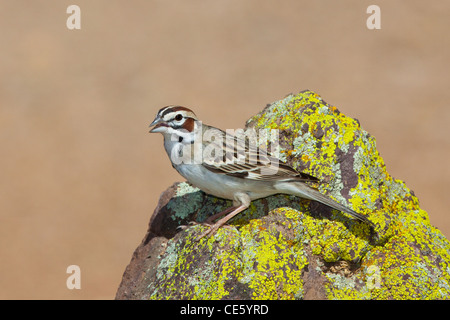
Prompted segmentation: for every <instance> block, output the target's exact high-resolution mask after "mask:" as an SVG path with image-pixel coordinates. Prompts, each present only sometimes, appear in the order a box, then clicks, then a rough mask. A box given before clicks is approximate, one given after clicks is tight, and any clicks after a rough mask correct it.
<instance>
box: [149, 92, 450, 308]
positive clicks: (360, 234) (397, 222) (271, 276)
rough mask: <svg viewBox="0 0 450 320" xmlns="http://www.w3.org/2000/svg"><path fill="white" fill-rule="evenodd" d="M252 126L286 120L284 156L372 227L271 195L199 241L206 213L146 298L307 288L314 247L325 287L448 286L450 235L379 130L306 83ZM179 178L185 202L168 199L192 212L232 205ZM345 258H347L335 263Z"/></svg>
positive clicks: (355, 294)
mask: <svg viewBox="0 0 450 320" xmlns="http://www.w3.org/2000/svg"><path fill="white" fill-rule="evenodd" d="M247 126H248V127H249V128H254V129H256V130H258V129H263V128H268V129H279V130H280V131H281V134H280V152H281V157H282V158H283V159H286V162H288V163H290V164H291V165H292V166H294V167H295V168H297V169H299V170H302V171H304V172H306V173H309V174H311V175H313V176H315V177H317V178H319V179H321V180H322V181H323V183H321V184H319V185H318V188H319V190H320V191H321V192H322V193H324V194H327V195H329V196H330V197H332V198H334V199H336V200H337V201H339V202H341V203H343V204H346V205H348V206H349V207H351V208H352V209H354V210H355V211H357V212H360V213H361V214H364V215H366V216H367V217H368V218H369V219H370V220H371V221H372V222H373V223H374V224H375V225H376V228H375V231H376V235H375V236H374V235H373V234H372V233H371V231H370V229H369V227H368V226H367V225H365V224H364V223H360V222H357V221H354V220H349V219H348V218H346V217H344V216H343V215H342V214H340V213H339V212H337V211H335V210H332V211H331V216H330V217H328V218H324V217H322V218H318V217H317V216H315V215H313V214H312V213H311V212H310V209H309V206H308V204H309V202H308V201H302V200H300V199H299V198H296V197H293V196H287V195H275V196H271V197H268V198H266V199H261V200H257V201H254V202H253V203H252V205H251V206H250V207H249V208H248V209H247V210H245V211H244V212H242V213H241V214H240V215H238V216H237V217H236V218H234V219H233V220H232V221H231V226H229V227H226V228H221V229H220V230H219V231H218V232H217V233H216V234H215V235H214V237H212V238H210V239H208V240H205V239H202V240H201V241H199V242H197V241H195V238H196V237H197V236H198V235H199V234H200V232H202V231H203V230H204V228H205V227H204V226H200V225H198V226H194V227H192V228H189V229H188V230H187V231H185V232H182V233H180V234H178V235H177V236H175V237H174V238H172V239H171V240H169V243H168V246H167V249H166V252H165V254H164V255H163V257H162V258H161V261H160V263H159V265H158V267H157V273H156V277H155V280H154V281H153V282H152V283H151V284H150V286H149V292H151V298H154V299H160V298H164V299H168V298H189V299H223V298H230V297H235V296H238V297H241V298H242V297H244V298H253V299H300V298H303V296H304V283H303V282H304V279H303V275H304V272H305V268H306V266H308V264H309V262H310V261H311V259H312V256H311V255H313V256H314V257H315V258H314V259H317V258H318V259H319V260H320V261H321V263H322V264H321V266H320V267H317V270H318V271H319V273H320V274H321V275H322V276H323V279H325V292H326V295H327V298H329V299H448V298H449V297H450V285H449V284H450V243H449V242H448V240H447V239H446V238H445V237H444V236H443V235H442V233H441V232H440V231H439V230H437V229H436V228H434V227H433V226H431V225H430V221H429V219H428V216H427V213H426V212H425V211H423V210H422V209H420V207H419V201H418V199H417V197H416V196H415V195H414V194H413V193H412V192H411V191H410V190H409V189H408V188H407V187H406V185H405V184H404V182H403V181H401V180H397V179H394V178H392V177H391V176H390V175H389V173H388V172H387V171H386V166H385V164H384V161H383V159H382V158H381V156H380V155H379V154H378V151H377V149H376V141H375V139H374V137H372V136H370V135H369V134H368V133H367V132H365V131H364V130H363V129H361V127H360V125H359V122H358V121H357V120H355V119H352V118H349V117H346V116H345V115H343V114H342V113H340V112H339V110H338V109H337V108H336V107H334V106H331V105H329V104H327V103H325V102H324V101H323V100H322V98H321V97H320V96H318V95H317V94H316V93H313V92H311V91H305V92H301V93H299V94H297V95H289V96H287V97H286V98H284V99H282V100H280V101H278V102H275V103H273V104H271V105H270V106H268V107H267V108H266V109H264V111H263V112H261V113H260V114H258V115H256V116H255V117H253V118H251V119H250V120H249V121H248V122H247ZM349 177H351V178H352V179H350V180H349ZM180 186H181V187H179V188H180V194H178V191H177V196H178V197H183V196H188V197H189V196H192V198H189V200H192V201H191V204H190V205H189V206H184V207H183V208H179V207H177V203H176V202H172V203H171V206H172V209H173V211H174V212H175V213H174V214H175V215H178V217H182V218H185V217H187V216H189V215H190V214H192V213H194V212H197V216H199V215H201V216H202V219H203V218H204V217H205V216H206V215H208V214H212V213H215V212H218V211H219V210H221V209H223V208H225V207H226V205H228V203H227V202H224V201H223V200H215V198H214V197H210V198H209V199H208V201H204V200H203V198H202V197H200V198H198V197H197V195H198V193H196V192H195V190H194V189H190V188H189V187H187V185H186V184H185V185H183V184H181V185H180ZM183 203H185V202H183ZM198 212H200V213H198ZM340 262H345V263H346V264H348V265H349V266H351V270H350V269H349V270H346V272H340V271H336V270H338V269H337V268H333V267H330V266H334V265H335V264H338V263H340Z"/></svg>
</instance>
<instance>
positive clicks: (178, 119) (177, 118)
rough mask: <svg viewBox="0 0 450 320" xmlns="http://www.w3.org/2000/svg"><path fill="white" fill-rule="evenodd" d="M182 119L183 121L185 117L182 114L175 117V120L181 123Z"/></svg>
mask: <svg viewBox="0 0 450 320" xmlns="http://www.w3.org/2000/svg"><path fill="white" fill-rule="evenodd" d="M181 119H183V116H182V115H181V114H180V113H179V114H177V115H176V116H175V120H177V121H180V120H181Z"/></svg>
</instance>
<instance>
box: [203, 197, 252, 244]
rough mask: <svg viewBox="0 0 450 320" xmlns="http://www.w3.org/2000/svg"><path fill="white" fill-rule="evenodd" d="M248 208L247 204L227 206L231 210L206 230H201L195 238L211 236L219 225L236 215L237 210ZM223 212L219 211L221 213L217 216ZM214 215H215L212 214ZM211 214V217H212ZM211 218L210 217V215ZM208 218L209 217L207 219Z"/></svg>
mask: <svg viewBox="0 0 450 320" xmlns="http://www.w3.org/2000/svg"><path fill="white" fill-rule="evenodd" d="M247 208H248V206H245V205H243V204H242V205H240V206H238V207H231V208H229V209H232V211H231V212H230V213H228V214H227V215H226V216H225V217H223V218H222V219H220V220H219V221H217V222H216V223H214V224H213V225H212V226H211V227H210V228H209V229H208V230H206V231H205V232H203V233H202V234H201V235H200V236H199V237H198V238H197V241H199V240H200V239H201V238H203V237H205V236H208V237H210V236H212V235H213V234H214V233H216V231H217V230H218V229H219V228H220V227H221V226H223V225H224V224H225V223H227V222H228V220H230V219H231V218H233V217H234V216H236V215H237V214H238V213H239V212H242V211H244V210H245V209H247ZM229 209H227V210H225V211H228V212H229ZM225 211H223V212H225ZM223 212H220V213H221V215H219V216H222V215H223ZM216 215H218V214H216ZM214 216H215V215H214ZM214 216H213V217H214ZM211 218H212V217H211ZM208 220H209V219H208ZM212 220H214V219H212Z"/></svg>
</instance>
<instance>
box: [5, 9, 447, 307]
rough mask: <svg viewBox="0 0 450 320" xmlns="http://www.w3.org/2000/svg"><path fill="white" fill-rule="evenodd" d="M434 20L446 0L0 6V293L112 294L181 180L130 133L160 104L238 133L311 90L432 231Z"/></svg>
mask: <svg viewBox="0 0 450 320" xmlns="http://www.w3.org/2000/svg"><path fill="white" fill-rule="evenodd" d="M71 4H77V5H78V6H79V7H80V8H81V30H69V29H68V28H67V27H66V20H67V18H68V17H69V14H67V13H66V9H67V7H68V6H69V5H71ZM371 4H377V5H379V6H380V8H381V28H382V29H381V30H368V29H367V27H366V20H367V18H368V17H369V14H367V13H366V9H367V7H368V6H369V5H371ZM449 17H450V2H449V1H439V2H438V1H433V2H432V3H429V2H424V1H418V0H417V1H413V0H398V1H381V0H377V1H361V0H341V1H332V0H327V1H324V0H315V1H300V0H293V1H287V0H285V1H264V0H216V1H207V0H189V1H186V0H184V1H182V0H154V1H149V0H141V1H136V0H135V1H116V0H96V1H85V0H73V1H50V0H35V1H25V0H15V1H7V0H1V1H0V43H1V49H0V128H1V129H0V130H1V131H0V132H1V135H0V146H1V149H0V150H1V151H0V152H1V157H0V170H1V171H0V172H1V178H0V237H1V238H0V240H1V241H0V298H1V299H16V298H21V299H37V298H39V299H112V298H114V296H115V293H116V290H117V288H118V286H119V283H120V281H121V278H122V274H123V272H124V270H125V267H126V266H127V264H128V263H129V261H130V259H131V256H132V253H133V251H134V249H135V248H136V247H137V246H138V244H139V243H140V241H141V240H142V238H143V236H144V234H145V232H146V229H147V224H148V221H149V218H150V216H151V214H152V212H153V209H154V208H155V206H156V203H157V201H158V197H159V195H160V193H161V192H162V191H164V190H165V189H166V188H167V187H169V186H170V185H171V184H172V183H173V182H175V181H182V180H183V179H182V177H181V176H179V175H178V174H177V173H176V172H175V170H173V169H172V167H171V165H170V162H169V160H168V158H167V156H166V154H165V152H164V149H163V145H162V137H161V136H160V135H156V134H155V135H151V134H149V133H148V125H149V123H150V122H151V121H152V120H153V118H154V116H155V113H156V112H157V111H158V110H159V108H161V107H163V106H166V105H169V104H180V105H185V106H189V107H191V108H193V109H194V110H195V112H196V113H197V115H198V116H199V117H200V118H201V119H202V120H203V121H204V122H205V123H208V124H211V125H215V126H219V127H221V128H240V127H243V126H244V124H245V121H246V120H247V119H248V118H249V117H251V116H252V115H254V114H256V113H257V112H259V111H260V110H261V109H262V108H264V107H265V105H266V104H267V103H271V102H273V101H276V100H279V99H281V98H283V97H284V96H285V95H286V94H289V93H291V92H292V93H297V92H299V91H301V90H305V89H311V90H313V91H315V92H317V93H319V94H320V95H321V96H322V97H323V98H324V100H325V101H327V102H328V103H330V104H333V105H335V106H337V107H338V108H339V110H340V111H341V112H343V113H344V114H346V115H348V116H350V117H353V118H357V119H359V121H360V123H361V125H362V127H363V128H364V129H365V130H367V131H368V132H369V133H370V134H371V135H373V136H374V137H375V138H376V140H377V146H378V150H379V151H380V153H381V155H382V157H383V158H384V160H385V163H386V166H387V169H388V171H389V172H390V174H391V175H393V176H394V177H395V178H398V179H401V180H403V181H405V182H406V184H407V186H408V187H409V188H411V189H412V190H414V192H415V194H416V195H417V196H418V198H419V200H420V203H421V207H422V208H423V209H425V210H426V211H427V212H428V213H429V216H430V220H431V222H432V224H433V225H434V226H436V227H438V228H439V229H440V230H441V231H442V232H443V233H444V234H445V235H446V236H447V237H449V236H450V219H449V217H448V214H447V212H446V211H447V210H448V207H449V206H450V197H449V196H448V195H447V191H448V190H449V178H450V166H449V165H448V161H449V160H448V159H449V158H450V136H449V129H448V124H449V122H450V109H449V107H448V106H447V103H448V101H450V90H449V84H450V81H449V80H450V61H449V57H450V37H449V35H448V32H449V30H450V19H449ZM72 264H75V265H79V266H80V268H81V290H68V289H67V287H66V279H67V277H68V276H69V275H68V274H66V268H67V267H68V266H69V265H72Z"/></svg>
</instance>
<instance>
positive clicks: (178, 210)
mask: <svg viewBox="0 0 450 320" xmlns="http://www.w3.org/2000/svg"><path fill="white" fill-rule="evenodd" d="M186 197H189V201H185V200H184V199H183V198H186ZM202 202H203V196H202V194H201V192H200V189H198V188H196V187H193V186H191V185H190V184H188V183H186V182H181V183H179V184H178V186H177V190H176V196H175V197H174V198H173V199H172V201H170V202H169V203H168V208H169V209H171V210H172V211H173V212H174V214H173V215H172V216H171V217H172V219H173V220H181V219H186V218H187V217H189V215H190V214H191V213H192V212H195V211H197V210H198V209H200V207H201V205H202Z"/></svg>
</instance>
